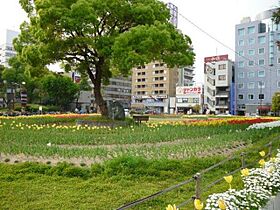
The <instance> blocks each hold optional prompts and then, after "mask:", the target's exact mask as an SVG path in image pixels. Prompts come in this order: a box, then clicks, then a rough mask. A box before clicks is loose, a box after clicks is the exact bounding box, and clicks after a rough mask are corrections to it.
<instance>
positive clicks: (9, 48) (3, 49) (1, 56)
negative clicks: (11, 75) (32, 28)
mask: <svg viewBox="0 0 280 210" xmlns="http://www.w3.org/2000/svg"><path fill="white" fill-rule="evenodd" d="M18 35H19V32H17V31H13V30H6V31H5V32H4V34H3V36H1V43H0V65H3V66H5V67H8V66H9V64H8V60H9V59H10V58H11V57H13V56H15V55H16V52H15V50H14V47H13V40H14V38H16V37H17V36H18Z"/></svg>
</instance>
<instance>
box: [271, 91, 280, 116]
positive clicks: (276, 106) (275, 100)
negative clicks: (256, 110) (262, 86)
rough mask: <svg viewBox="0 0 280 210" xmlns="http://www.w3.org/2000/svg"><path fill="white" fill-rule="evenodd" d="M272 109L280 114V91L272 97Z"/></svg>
mask: <svg viewBox="0 0 280 210" xmlns="http://www.w3.org/2000/svg"><path fill="white" fill-rule="evenodd" d="M271 110H272V111H273V112H275V113H277V115H279V111H280V92H276V93H274V96H273V97H272V107H271Z"/></svg>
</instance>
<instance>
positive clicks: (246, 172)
mask: <svg viewBox="0 0 280 210" xmlns="http://www.w3.org/2000/svg"><path fill="white" fill-rule="evenodd" d="M241 174H242V176H249V169H248V168H244V169H242V170H241Z"/></svg>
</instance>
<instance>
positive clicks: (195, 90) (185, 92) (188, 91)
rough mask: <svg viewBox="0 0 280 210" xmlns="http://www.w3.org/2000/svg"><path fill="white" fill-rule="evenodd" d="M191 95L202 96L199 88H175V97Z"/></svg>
mask: <svg viewBox="0 0 280 210" xmlns="http://www.w3.org/2000/svg"><path fill="white" fill-rule="evenodd" d="M193 94H202V87H201V86H191V87H184V86H182V87H177V88H176V95H193Z"/></svg>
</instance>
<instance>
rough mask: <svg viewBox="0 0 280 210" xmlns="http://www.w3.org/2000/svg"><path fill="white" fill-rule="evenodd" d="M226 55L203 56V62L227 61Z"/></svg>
mask: <svg viewBox="0 0 280 210" xmlns="http://www.w3.org/2000/svg"><path fill="white" fill-rule="evenodd" d="M227 60H228V55H218V56H211V57H206V58H204V63H211V62H217V61H227Z"/></svg>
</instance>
